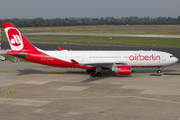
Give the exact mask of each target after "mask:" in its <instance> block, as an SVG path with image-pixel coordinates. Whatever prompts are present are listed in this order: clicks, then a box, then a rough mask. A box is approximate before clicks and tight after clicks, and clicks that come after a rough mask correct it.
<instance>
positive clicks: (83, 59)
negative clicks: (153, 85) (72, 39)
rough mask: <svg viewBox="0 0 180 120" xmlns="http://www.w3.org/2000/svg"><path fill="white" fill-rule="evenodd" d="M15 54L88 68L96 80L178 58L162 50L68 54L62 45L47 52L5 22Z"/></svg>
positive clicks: (46, 62)
mask: <svg viewBox="0 0 180 120" xmlns="http://www.w3.org/2000/svg"><path fill="white" fill-rule="evenodd" d="M2 24H3V26H4V29H5V33H6V36H7V38H8V41H9V44H10V47H11V51H8V52H7V54H8V55H11V56H15V57H19V58H23V59H25V60H28V61H31V62H35V63H39V64H43V65H48V66H53V67H62V68H82V69H86V70H87V73H89V74H90V75H91V76H92V77H95V76H98V77H100V76H102V73H101V72H102V71H103V70H111V71H114V72H115V73H117V75H130V74H131V71H132V68H133V67H141V68H152V67H156V68H158V70H157V73H161V68H162V67H164V66H168V65H171V64H173V63H176V62H177V61H178V59H177V58H176V57H174V56H173V55H172V54H170V53H167V52H162V51H152V50H151V51H142V50H139V51H71V50H70V51H68V50H65V49H63V48H62V47H60V46H59V50H58V51H45V50H41V49H39V48H37V47H35V46H33V45H32V44H31V43H30V42H29V41H28V40H27V39H26V38H25V37H24V36H23V35H22V34H21V32H20V31H19V30H18V29H17V28H16V27H15V26H14V25H13V24H12V23H10V22H3V23H2Z"/></svg>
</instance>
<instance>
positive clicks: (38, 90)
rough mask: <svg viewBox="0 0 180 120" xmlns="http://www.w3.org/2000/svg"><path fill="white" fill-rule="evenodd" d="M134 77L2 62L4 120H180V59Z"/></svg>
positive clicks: (0, 97)
mask: <svg viewBox="0 0 180 120" xmlns="http://www.w3.org/2000/svg"><path fill="white" fill-rule="evenodd" d="M156 70H157V69H156V68H151V69H133V71H134V72H133V73H132V74H131V75H130V76H117V75H116V74H115V73H113V72H103V76H102V77H94V78H92V77H90V75H88V74H86V72H85V70H82V69H68V68H56V67H49V66H44V65H40V64H35V63H25V62H19V63H11V62H10V61H5V62H0V119H2V120H114V119H117V120H119V119H122V120H178V119H179V118H180V114H179V111H180V64H179V63H176V64H174V65H171V66H168V67H166V68H164V69H162V74H160V75H159V74H157V73H156Z"/></svg>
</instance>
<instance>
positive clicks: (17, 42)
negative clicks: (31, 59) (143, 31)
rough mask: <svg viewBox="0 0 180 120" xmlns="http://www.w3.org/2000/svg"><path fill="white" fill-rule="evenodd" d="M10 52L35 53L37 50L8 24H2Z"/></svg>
mask: <svg viewBox="0 0 180 120" xmlns="http://www.w3.org/2000/svg"><path fill="white" fill-rule="evenodd" d="M2 24H3V26H4V30H5V32H6V36H7V38H8V41H9V44H10V47H11V49H12V51H37V49H36V48H35V47H34V46H33V45H32V44H31V43H30V42H29V41H28V40H27V39H26V38H25V37H24V36H23V35H22V34H21V33H20V32H19V30H18V29H17V28H15V27H14V25H13V24H12V23H10V22H3V23H2Z"/></svg>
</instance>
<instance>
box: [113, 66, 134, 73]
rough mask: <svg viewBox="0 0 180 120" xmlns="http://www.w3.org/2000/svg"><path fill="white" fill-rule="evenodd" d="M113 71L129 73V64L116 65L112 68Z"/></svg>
mask: <svg viewBox="0 0 180 120" xmlns="http://www.w3.org/2000/svg"><path fill="white" fill-rule="evenodd" d="M114 72H115V73H117V75H130V74H131V66H130V65H121V66H116V67H115V68H114Z"/></svg>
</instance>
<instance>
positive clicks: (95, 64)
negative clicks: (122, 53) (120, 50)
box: [71, 59, 127, 69]
mask: <svg viewBox="0 0 180 120" xmlns="http://www.w3.org/2000/svg"><path fill="white" fill-rule="evenodd" d="M71 62H72V63H73V64H76V65H77V64H79V65H82V66H91V67H104V68H110V69H111V68H113V67H115V66H119V65H127V63H125V62H90V63H78V62H77V61H75V60H74V59H71Z"/></svg>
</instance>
